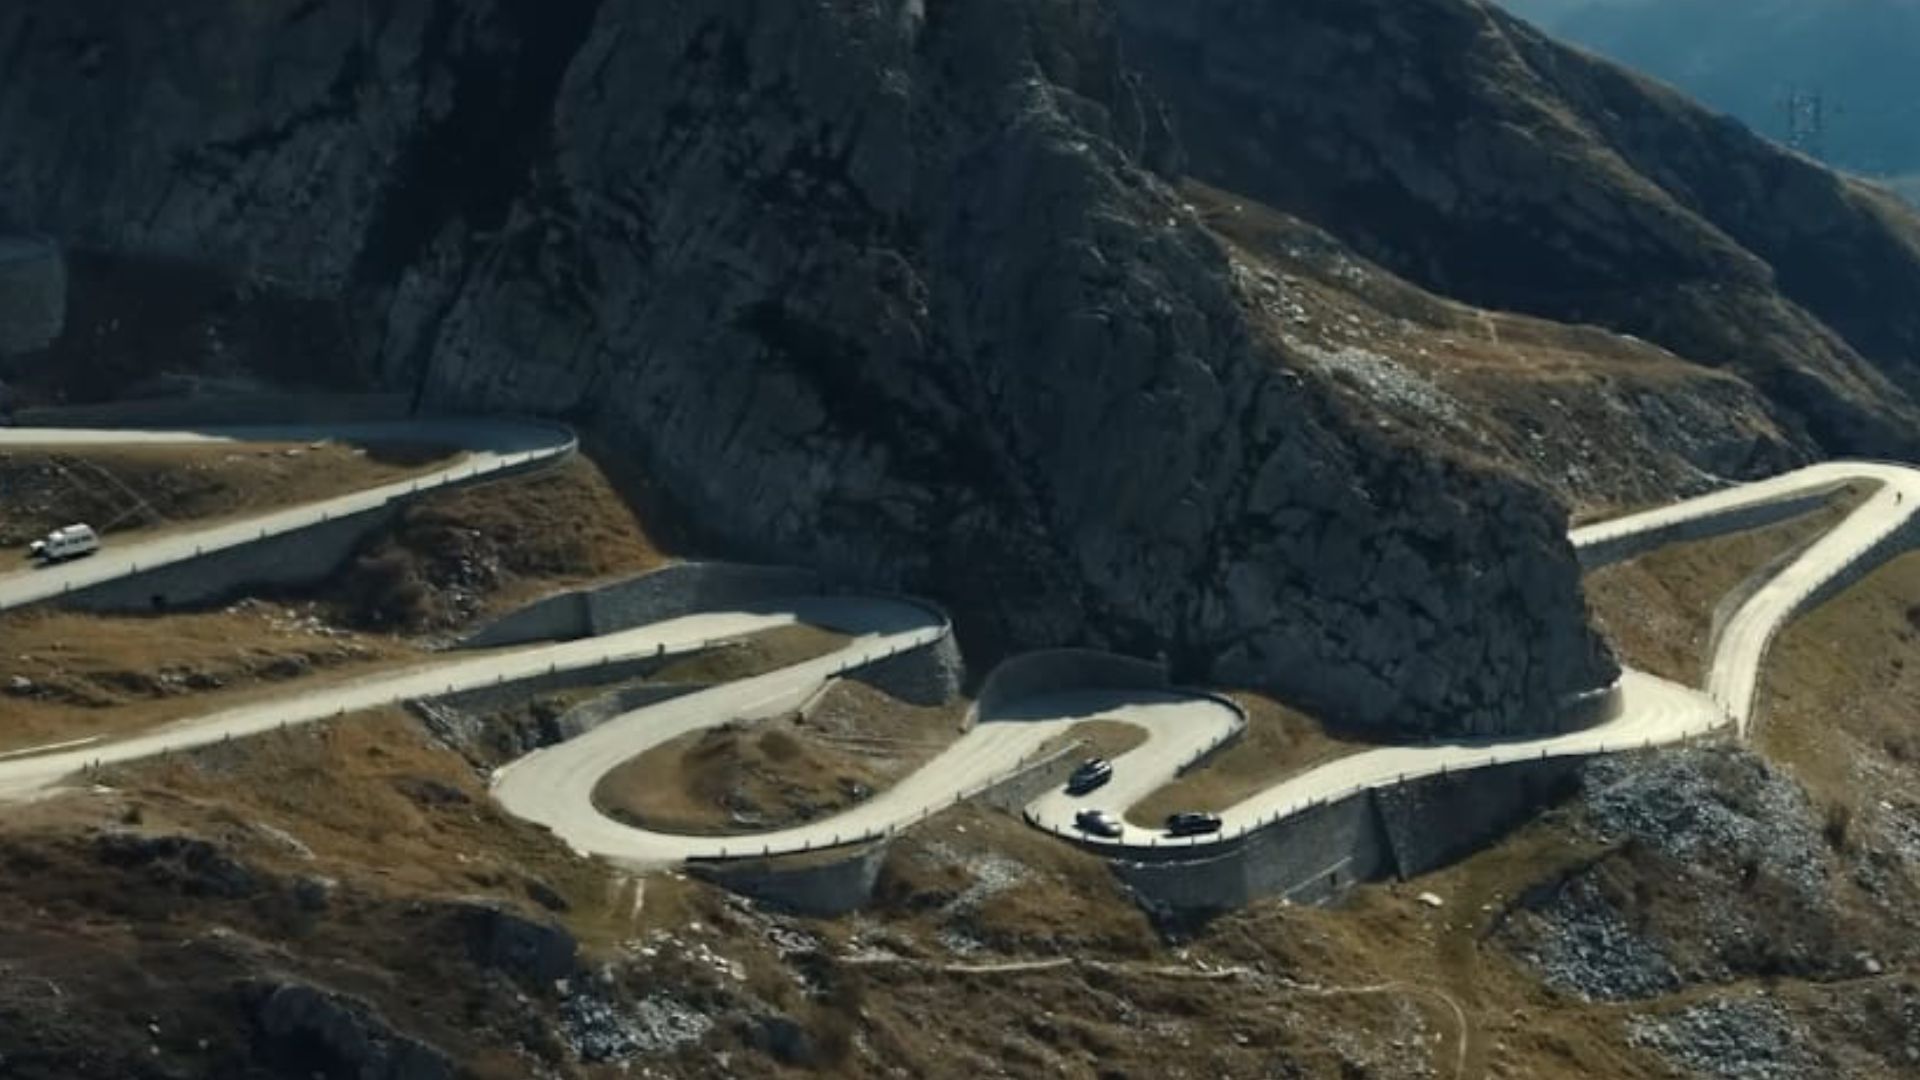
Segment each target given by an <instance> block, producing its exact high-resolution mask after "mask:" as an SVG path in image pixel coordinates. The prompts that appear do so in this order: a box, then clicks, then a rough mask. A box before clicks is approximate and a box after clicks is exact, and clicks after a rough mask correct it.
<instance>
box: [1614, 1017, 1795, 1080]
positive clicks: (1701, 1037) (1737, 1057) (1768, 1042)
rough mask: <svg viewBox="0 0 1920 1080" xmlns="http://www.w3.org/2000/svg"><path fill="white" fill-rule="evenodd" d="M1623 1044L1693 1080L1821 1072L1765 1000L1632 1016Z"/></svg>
mask: <svg viewBox="0 0 1920 1080" xmlns="http://www.w3.org/2000/svg"><path fill="white" fill-rule="evenodd" d="M1627 1041H1628V1042H1630V1043H1632V1044H1633V1045H1635V1046H1641V1047H1646V1048H1649V1049H1652V1050H1654V1051H1656V1052H1657V1053H1659V1054H1660V1056H1661V1057H1663V1058H1666V1059H1667V1061H1668V1062H1670V1063H1671V1064H1673V1065H1674V1066H1675V1067H1676V1068H1678V1069H1681V1070H1683V1071H1685V1072H1689V1073H1692V1074H1693V1075H1696V1076H1709V1077H1722V1078H1725V1080H1799V1078H1801V1077H1808V1076H1820V1075H1823V1073H1824V1070H1823V1069H1822V1068H1821V1067H1820V1062H1819V1060H1818V1058H1817V1056H1816V1055H1815V1054H1814V1053H1813V1052H1812V1051H1811V1050H1810V1049H1808V1047H1807V1038H1806V1033H1805V1032H1804V1031H1803V1030H1801V1028H1800V1027H1799V1026H1798V1025H1797V1024H1795V1023H1794V1022H1793V1019H1792V1018H1791V1017H1789V1016H1788V1015H1787V1012H1786V1010H1785V1009H1782V1008H1781V1007H1780V1005H1779V1004H1778V1003H1777V1002H1774V1001H1770V1000H1768V999H1767V998H1765V997H1761V996H1754V997H1745V998H1719V999H1716V1000H1713V1001H1708V1002H1705V1003H1702V1004H1699V1005H1695V1006H1693V1007H1691V1008H1688V1009H1684V1010H1681V1011H1680V1012H1675V1013H1664V1014H1661V1015H1657V1016H1655V1015H1641V1016H1635V1017H1633V1018H1632V1019H1631V1020H1629V1021H1628V1023H1627Z"/></svg>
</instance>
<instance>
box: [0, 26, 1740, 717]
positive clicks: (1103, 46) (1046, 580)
mask: <svg viewBox="0 0 1920 1080" xmlns="http://www.w3.org/2000/svg"><path fill="white" fill-rule="evenodd" d="M1169 6H1171V7H1185V6H1188V5H1169ZM1109 15H1110V9H1109V8H1108V7H1107V6H1105V5H1097V4H1084V3H1069V2H1066V0H1057V2H1019V0H969V2H964V3H963V2H938V3H922V2H920V0H885V2H881V0H833V2H823V3H810V4H795V3H792V2H791V0H603V2H599V3H594V2H588V0H574V2H563V3H545V4H540V5H534V4H531V3H519V2H507V0H499V2H495V3H472V4H465V3H461V4H456V3H450V2H444V0H442V2H432V0H392V2H389V3H380V4H371V5H364V6H357V5H326V4H314V3H295V2H293V0H282V2H272V0H248V2H246V3H239V2H237V0H195V2H191V3H186V4H176V5H170V6H168V7H167V8H165V9H159V8H153V9H149V8H147V7H141V8H139V9H138V10H129V9H127V8H126V7H125V6H124V5H122V4H119V3H116V2H112V0H81V2H77V3H66V4H61V5H53V4H50V3H36V4H28V5H20V6H15V7H11V8H9V9H7V10H6V11H4V12H0V56H6V57H8V58H9V59H8V62H7V65H6V68H5V70H6V71H7V72H8V73H9V75H8V77H7V78H6V79H5V80H4V81H0V130H5V131H7V132H8V133H9V138H10V140H11V141H12V142H13V143H14V145H17V146H22V147H30V148H31V152H24V153H16V154H9V155H6V156H5V158H4V159H0V205H4V206H5V208H6V211H7V213H8V215H9V216H11V217H12V218H14V219H16V220H17V221H19V222H21V223H24V224H28V225H32V226H34V227H38V228H41V229H44V230H47V231H49V232H53V233H55V234H57V235H59V236H60V237H62V238H63V239H65V240H66V241H68V242H69V243H71V244H74V245H78V246H81V247H87V248H94V249H101V250H106V251H113V252H120V253H132V254H140V255H148V256H167V257H177V258H187V259H192V260H195V261H198V262H202V263H212V264H215V265H217V266H220V267H222V268H224V269H226V270H229V271H231V272H233V273H235V274H238V275H241V276H242V277H243V278H244V279H246V280H248V281H249V282H252V283H254V284H255V286H256V287H258V288H261V289H266V290H270V291H273V292H275V293H276V294H285V295H292V296H296V297H314V298H336V297H344V298H347V299H348V300H349V301H350V306H349V311H350V315H351V319H350V321H351V327H350V330H351V333H349V334H348V335H347V340H349V341H351V342H353V343H354V344H355V345H356V347H357V348H356V351H355V352H354V354H353V355H352V357H351V360H350V361H346V360H343V363H346V362H351V363H353V364H355V365H357V366H358V367H359V368H360V369H361V370H362V371H364V372H365V373H366V374H367V375H368V377H373V378H378V379H379V380H381V381H384V382H386V383H389V384H397V385H405V386H411V387H414V388H416V389H417V391H418V393H419V394H420V396H421V398H422V400H423V402H425V403H426V404H429V405H431V406H436V407H448V408H487V409H518V410H537V411H541V412H546V413H552V414H557V415H562V416H566V417H569V418H571V419H574V420H576V421H578V422H580V423H582V424H583V425H584V426H586V427H587V428H588V429H590V430H591V431H592V432H594V433H595V434H596V435H597V436H599V437H600V438H601V439H602V440H603V442H604V443H605V444H606V445H608V446H611V447H614V448H616V449H617V452H619V453H622V454H626V455H630V456H631V457H632V458H634V459H635V461H636V462H637V463H638V464H639V465H640V466H642V467H643V468H644V470H645V471H646V472H647V474H648V475H649V476H650V477H651V478H652V479H653V480H654V481H655V482H657V483H658V484H659V485H660V486H662V487H663V488H664V489H665V490H666V491H667V492H668V493H670V495H671V496H672V497H673V499H674V500H675V501H676V502H677V503H678V504H680V506H682V507H683V508H684V509H686V510H687V511H689V512H690V513H691V514H692V516H693V517H694V518H695V519H697V520H698V521H699V522H701V523H702V525H703V526H704V527H705V528H706V529H707V530H708V531H709V532H710V533H711V534H712V535H713V536H715V537H716V538H718V539H719V540H720V541H722V542H723V543H724V544H725V545H726V546H728V547H731V548H732V549H734V550H736V551H740V552H745V553H749V554H754V555H760V556H765V557H773V558H782V559H794V560H801V561H806V562H811V563H814V564H817V565H820V566H822V567H825V568H827V569H828V570H830V571H832V572H835V573H837V574H839V575H841V576H844V577H846V578H849V579H856V580H860V581H878V582H897V583H899V584H902V585H905V586H908V587H912V588H916V589H924V590H928V591H931V592H933V593H935V594H936V595H939V596H941V597H942V598H944V599H946V600H948V601H949V602H950V603H951V604H952V605H953V606H954V607H955V608H956V614H957V615H958V616H959V618H960V621H961V623H962V626H963V627H964V628H965V629H966V630H967V631H968V633H969V634H970V635H971V636H972V638H973V640H974V641H975V642H986V643H990V644H992V645H995V646H1010V645H1020V646H1037V645H1047V644H1059V643H1067V642H1076V641H1080V642H1094V643H1101V644H1107V645H1111V646H1115V647H1118V648H1121V649H1124V650H1128V651H1134V652H1140V653H1147V654H1152V653H1155V652H1159V651H1165V652H1167V653H1168V654H1169V655H1170V656H1171V658H1172V659H1173V660H1174V661H1175V662H1176V663H1177V664H1178V665H1179V666H1180V667H1182V668H1184V671H1185V674H1187V675H1188V676H1190V677H1202V676H1204V677H1209V678H1215V679H1222V680H1234V681H1240V680H1244V681H1249V682H1254V683H1258V684H1262V685H1265V686H1269V687H1272V688H1275V689H1277V690H1279V691H1280V692H1281V693H1283V694H1284V695H1286V696H1289V697H1291V698H1293V699H1295V700H1298V701H1300V702H1302V703H1304V704H1308V705H1313V706H1319V707H1321V708H1323V709H1325V710H1326V711H1328V712H1329V713H1330V714H1331V715H1334V716H1336V717H1339V718H1344V719H1349V720H1353V721H1357V722H1362V723H1370V724H1380V725H1393V726H1396V727H1400V728H1403V729H1408V730H1452V731H1461V730H1472V731H1497V730H1515V729H1520V728H1524V727H1528V726H1534V725H1538V724H1540V723H1543V722H1545V721H1546V720H1547V719H1548V718H1549V717H1550V715H1551V713H1552V711H1553V707H1554V704H1555V702H1556V701H1557V700H1558V699H1560V698H1561V697H1562V696H1563V695H1565V694H1567V693H1569V692H1572V691H1577V690H1581V689H1585V688H1588V687H1591V686H1594V685H1596V684H1600V683H1604V682H1605V681H1606V680H1608V679H1609V678H1610V677H1611V676H1612V674H1613V671H1614V665H1613V663H1612V661H1611V659H1610V658H1609V657H1608V655H1607V653H1606V650H1605V649H1604V647H1603V646H1601V645H1600V644H1599V643H1598V641H1597V639H1596V638H1595V637H1594V635H1593V634H1592V632H1591V631H1590V630H1589V629H1588V627H1587V624H1586V620H1585V612H1584V605H1583V603H1582V601H1581V599H1580V594H1579V588H1578V579H1577V573H1576V569H1575V566H1574V562H1573V560H1572V557H1571V553H1570V552H1569V550H1568V548H1567V545H1566V543H1565V541H1564V539H1563V535H1562V529H1563V526H1564V521H1563V520H1562V515H1561V512H1560V511H1559V510H1558V508H1557V507H1556V506H1555V505H1554V504H1553V503H1552V502H1551V501H1550V500H1549V499H1548V498H1547V497H1545V496H1544V495H1542V494H1540V493H1539V492H1537V491H1535V490H1533V489H1532V488H1529V487H1527V486H1525V485H1523V484H1520V483H1518V482H1516V481H1514V480H1513V479H1511V478H1509V477H1507V476H1505V475H1504V474H1502V473H1499V472H1496V471H1491V470H1488V469H1486V468H1482V467H1468V466H1466V465H1463V464H1461V463H1460V462H1458V461H1455V460H1452V459H1451V458H1450V457H1449V456H1448V455H1447V454H1446V453H1445V452H1444V451H1443V450H1439V449H1436V448H1435V447H1434V446H1433V445H1432V444H1431V443H1430V442H1415V441H1412V440H1410V439H1403V438H1402V437H1401V436H1397V435H1394V434H1392V433H1383V432H1380V431H1378V430H1376V428H1375V427H1374V424H1373V423H1372V421H1371V418H1370V417H1369V416H1367V415H1365V413H1364V412H1361V411H1358V410H1356V409H1355V408H1354V407H1353V406H1352V404H1351V403H1350V402H1347V401H1346V400H1345V399H1339V400H1336V399H1335V398H1333V397H1330V396H1328V395H1327V394H1326V393H1324V392H1323V391H1322V389H1320V387H1319V385H1318V383H1317V381H1316V380H1315V379H1314V378H1310V377H1305V376H1303V374H1302V372H1301V370H1296V369H1299V368H1302V367H1303V365H1301V364H1300V363H1299V362H1298V358H1296V357H1294V356H1291V355H1290V354H1289V353H1288V352H1287V351H1286V349H1285V348H1284V347H1283V346H1282V345H1280V344H1278V343H1276V342H1274V341H1273V340H1271V339H1270V338H1269V337H1268V336H1267V335H1264V334H1262V333H1259V332H1256V329H1255V327H1254V325H1253V322H1252V320H1251V318H1250V316H1249V311H1251V310H1253V309H1254V307H1255V306H1256V305H1254V304H1253V303H1252V302H1251V301H1250V300H1249V298H1248V297H1247V296H1246V295H1245V291H1244V285H1243V283H1241V282H1240V281H1239V279H1238V278H1237V277H1236V275H1235V274H1234V273H1233V272H1232V267H1231V265H1230V263H1229V260H1228V259H1227V257H1226V256H1225V254H1224V252H1223V249H1222V246H1221V244H1220V243H1219V242H1218V241H1217V240H1216V239H1215V238H1214V237H1213V236H1212V235H1211V234H1210V233H1209V232H1208V231H1207V230H1206V229H1204V228H1203V227H1202V225H1201V223H1200V221H1199V219H1198V218H1197V217H1196V215H1195V214H1194V213H1193V211H1192V210H1191V208H1189V207H1187V206H1186V205H1185V204H1184V203H1183V201H1182V200H1181V199H1180V198H1179V197H1178V196H1177V195H1175V194H1174V193H1173V191H1172V190H1171V189H1170V188H1169V187H1168V186H1167V185H1166V184H1165V183H1164V177H1165V176H1166V175H1167V174H1168V173H1169V171H1170V170H1172V169H1173V168H1174V167H1175V166H1176V164H1177V162H1178V156H1177V152H1176V149H1175V147H1176V146H1177V143H1178V140H1177V139H1175V138H1174V137H1173V135H1172V134H1171V132H1170V130H1169V126H1168V123H1167V117H1166V115H1165V111H1164V110H1163V108H1162V106H1161V105H1160V104H1158V99H1157V98H1156V96H1155V95H1154V94H1153V93H1152V92H1150V91H1149V90H1148V89H1147V88H1146V87H1145V86H1144V85H1143V84H1142V82H1141V80H1140V79H1139V77H1138V76H1136V75H1135V74H1133V73H1132V72H1131V71H1130V70H1129V69H1128V67H1127V66H1126V63H1125V62H1124V61H1123V56H1122V51H1121V48H1120V44H1119V41H1118V39H1117V37H1116V35H1115V34H1114V32H1113V28H1112V26H1111V25H1110V23H1109ZM1356 17H1359V16H1356ZM1302 77H1304V76H1302ZM1289 78H1291V77H1290V76H1283V77H1278V78H1276V79H1275V81H1274V85H1275V86H1276V87H1279V88H1282V89H1284V88H1285V87H1286V86H1287V85H1289V82H1288V80H1289ZM1262 93H1264V91H1262ZM1173 99H1174V100H1175V101H1176V102H1178V103H1181V104H1182V105H1186V104H1188V102H1187V101H1186V99H1185V98H1183V97H1182V96H1181V94H1180V93H1179V92H1178V91H1177V88H1176V93H1175V94H1174V96H1173ZM76 116H85V117H87V118H88V122H87V123H86V124H85V125H75V124H74V123H73V122H72V120H73V118H74V117H76ZM1202 134H1203V136H1204V133H1202ZM1198 143H1199V145H1200V146H1202V147H1207V146H1209V145H1210V144H1209V143H1208V142H1207V140H1206V139H1205V138H1204V137H1203V138H1201V139H1200V140H1198ZM1438 183H1439V184H1440V188H1441V189H1444V186H1445V184H1444V182H1443V181H1442V182H1438ZM1414 223H1415V224H1418V222H1417V221H1416V222H1414ZM1725 247H1726V245H1724V244H1722V245H1719V246H1718V247H1715V248H1713V249H1711V251H1710V252H1709V253H1708V254H1704V255H1703V254H1700V253H1699V252H1695V251H1692V250H1691V249H1687V250H1684V251H1682V252H1680V253H1678V254H1676V255H1675V256H1674V258H1675V259H1676V260H1682V261H1685V260H1693V261H1694V262H1699V261H1701V260H1705V262H1706V263H1707V264H1709V265H1710V268H1717V267H1719V266H1721V265H1722V263H1725V264H1727V265H1735V264H1738V257H1737V254H1734V253H1728V254H1724V255H1723V254H1718V253H1719V252H1721V251H1722V250H1723V249H1724V248H1725ZM1716 260H1718V261H1716ZM1489 265H1491V264H1489ZM1687 265H1688V266H1692V265H1693V262H1688V263H1687ZM1739 265H1744V264H1739Z"/></svg>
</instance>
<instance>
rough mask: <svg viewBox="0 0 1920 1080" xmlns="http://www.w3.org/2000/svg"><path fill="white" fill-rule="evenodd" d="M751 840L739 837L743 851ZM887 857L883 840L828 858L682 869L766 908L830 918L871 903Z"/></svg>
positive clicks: (738, 861) (705, 863)
mask: <svg viewBox="0 0 1920 1080" xmlns="http://www.w3.org/2000/svg"><path fill="white" fill-rule="evenodd" d="M751 840H752V837H741V841H742V846H743V847H746V846H749V843H750V841H751ZM886 857H887V843H886V841H884V840H883V841H880V842H878V843H871V844H866V845H862V846H860V847H850V848H846V849H843V850H842V851H840V852H835V853H833V854H831V855H807V856H799V857H787V858H772V859H733V860H728V861H726V862H713V861H703V860H695V861H693V862H689V863H687V872H688V873H690V874H692V875H694V876H695V877H698V878H701V879H703V880H706V881H710V882H712V883H714V884H716V885H718V886H720V887H721V888H723V889H727V890H729V891H731V892H736V893H739V894H740V895H742V896H747V897H751V898H753V899H755V900H758V901H760V902H761V903H763V904H767V905H768V906H771V907H776V908H779V909H781V910H784V911H790V912H793V913H795V914H798V915H810V916H814V917H818V918H829V917H832V916H837V915H845V914H847V913H848V912H850V911H855V910H858V909H859V908H861V907H864V906H865V905H866V903H867V901H869V900H871V899H872V898H873V885H874V882H875V881H877V880H878V879H879V877H880V865H881V864H882V863H883V862H885V861H886Z"/></svg>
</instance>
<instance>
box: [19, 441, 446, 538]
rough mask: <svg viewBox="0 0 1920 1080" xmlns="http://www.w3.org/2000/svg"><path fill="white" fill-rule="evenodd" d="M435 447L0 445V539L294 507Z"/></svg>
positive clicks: (171, 524)
mask: <svg viewBox="0 0 1920 1080" xmlns="http://www.w3.org/2000/svg"><path fill="white" fill-rule="evenodd" d="M455 456H456V453H455V452H454V451H451V450H448V449H446V448H443V447H433V446H408V445H368V446H354V445H349V444H344V443H321V444H318V445H308V444H304V443H303V444H293V443H248V444H240V445H234V446H215V447H208V446H72V447H57V448H49V449H47V450H44V451H42V450H34V449H24V448H23V449H9V450H0V509H4V511H5V513H4V514H3V515H0V546H6V547H13V546H17V545H22V544H25V543H26V542H27V541H29V540H33V539H36V538H38V537H40V536H44V535H45V534H46V533H47V532H48V531H49V530H51V529H55V528H58V527H60V526H62V525H67V524H70V523H72V522H75V521H85V522H87V523H89V524H91V525H93V526H94V527H95V528H97V529H99V530H100V531H101V533H102V534H103V536H105V537H106V542H107V543H109V544H111V543H114V542H117V541H124V540H128V539H134V538H140V537H146V536H152V535H161V534H163V533H166V532H169V531H175V530H178V529H181V528H184V527H185V526H187V525H189V524H193V525H206V524H209V523H213V522H218V521H223V520H230V519H233V518H237V517H243V516H247V515H250V514H256V513H260V512H263V511H267V510H274V509H280V508H284V507H288V506H297V505H300V504H302V503H308V502H314V501H317V500H320V499H325V498H330V497H332V496H335V495H344V494H347V493H349V492H352V491H358V490H361V489H363V488H368V487H375V486H378V485H380V484H385V483H391V482H393V481H395V480H401V479H405V478H406V477H409V476H417V475H419V474H421V473H424V472H428V471H430V470H431V469H433V468H436V467H440V466H443V465H444V464H446V463H447V462H448V461H451V460H453V458H454V457H455Z"/></svg>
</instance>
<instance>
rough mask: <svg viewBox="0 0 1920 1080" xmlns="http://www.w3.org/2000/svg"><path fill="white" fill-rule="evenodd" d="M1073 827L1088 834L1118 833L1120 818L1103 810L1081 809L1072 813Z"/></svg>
mask: <svg viewBox="0 0 1920 1080" xmlns="http://www.w3.org/2000/svg"><path fill="white" fill-rule="evenodd" d="M1073 827H1074V828H1076V829H1079V830H1080V831H1081V832H1083V833H1086V834H1088V835H1089V836H1105V837H1115V836H1119V835H1120V819H1119V818H1116V817H1114V816H1113V815H1112V814H1109V813H1107V812H1106V811H1105V810H1082V811H1080V812H1079V813H1077V814H1075V815H1073Z"/></svg>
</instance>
